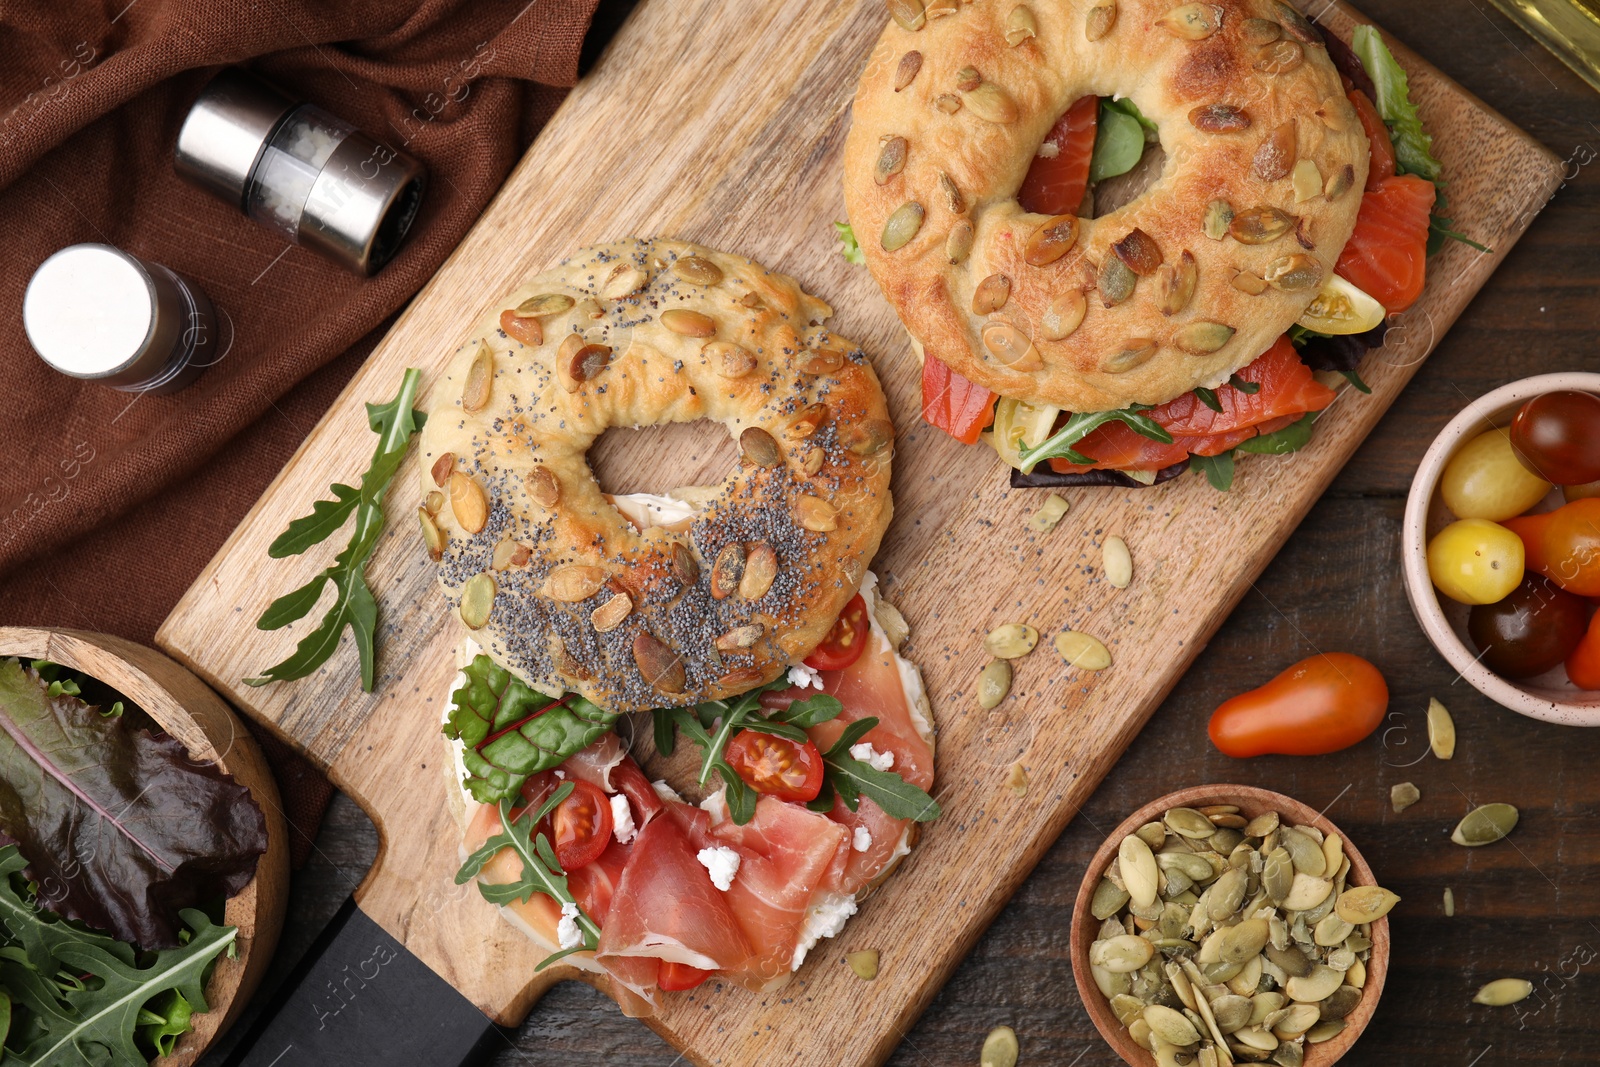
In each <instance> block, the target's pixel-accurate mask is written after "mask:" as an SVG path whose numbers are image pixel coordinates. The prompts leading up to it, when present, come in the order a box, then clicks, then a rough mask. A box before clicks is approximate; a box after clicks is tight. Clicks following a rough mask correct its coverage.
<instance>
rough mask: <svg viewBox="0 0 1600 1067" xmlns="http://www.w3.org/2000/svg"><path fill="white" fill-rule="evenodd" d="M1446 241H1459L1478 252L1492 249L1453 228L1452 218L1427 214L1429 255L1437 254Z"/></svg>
mask: <svg viewBox="0 0 1600 1067" xmlns="http://www.w3.org/2000/svg"><path fill="white" fill-rule="evenodd" d="M1447 241H1459V242H1460V243H1461V244H1464V245H1466V246H1467V247H1468V248H1476V249H1477V250H1478V251H1479V252H1492V251H1494V250H1493V249H1491V248H1489V247H1488V246H1486V245H1481V244H1479V243H1478V242H1477V241H1474V240H1473V239H1472V238H1470V237H1468V236H1467V235H1466V234H1464V233H1461V232H1460V231H1459V230H1457V229H1456V228H1455V222H1454V220H1451V219H1446V218H1441V217H1439V216H1438V215H1432V216H1429V218H1428V255H1430V256H1433V255H1438V254H1439V252H1440V251H1442V250H1443V249H1444V246H1445V243H1446V242H1447Z"/></svg>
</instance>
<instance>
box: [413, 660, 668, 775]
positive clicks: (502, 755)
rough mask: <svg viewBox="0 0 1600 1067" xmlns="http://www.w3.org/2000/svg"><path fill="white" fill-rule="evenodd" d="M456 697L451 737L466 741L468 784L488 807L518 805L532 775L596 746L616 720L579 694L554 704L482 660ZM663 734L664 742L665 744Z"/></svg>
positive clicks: (447, 724)
mask: <svg viewBox="0 0 1600 1067" xmlns="http://www.w3.org/2000/svg"><path fill="white" fill-rule="evenodd" d="M462 673H463V674H465V675H466V678H467V680H466V683H465V684H464V685H462V686H461V687H460V688H458V689H457V690H456V691H455V692H453V693H451V694H450V699H451V702H452V707H451V709H450V714H449V716H448V718H447V719H446V721H445V724H444V733H445V736H446V737H450V738H453V739H455V740H458V741H460V742H461V746H462V761H463V762H464V763H465V764H466V768H467V778H466V781H465V783H464V784H465V785H466V788H467V791H468V792H469V793H471V794H472V796H473V799H475V800H477V801H478V802H479V803H482V804H493V803H496V802H497V801H501V800H512V799H515V798H516V796H517V794H518V792H519V791H520V790H521V789H522V784H523V783H524V782H526V781H527V780H528V776H529V775H532V774H537V773H538V772H540V771H547V770H550V769H551V768H552V767H555V766H558V765H559V764H560V763H561V762H562V761H563V760H565V759H566V758H567V757H568V756H571V755H574V754H575V753H577V752H581V751H582V750H583V749H585V748H588V747H589V746H590V745H592V744H594V743H595V742H596V741H598V740H599V739H600V738H601V737H603V736H604V735H605V734H606V733H607V732H608V731H610V729H611V727H612V725H613V724H614V723H615V722H616V721H617V717H616V716H615V715H613V714H611V713H610V712H608V711H606V710H605V709H603V708H601V707H600V706H599V705H598V704H594V703H591V702H590V701H588V700H585V699H584V698H583V697H581V696H578V695H577V694H575V693H569V694H567V695H566V696H564V697H562V698H560V699H555V698H552V697H550V696H547V695H546V694H544V693H541V692H539V691H538V690H537V689H534V688H533V687H532V686H530V685H528V684H527V683H526V682H524V681H523V680H522V679H520V678H518V677H517V676H516V675H514V674H512V673H511V672H510V671H508V670H506V669H505V668H504V667H501V666H500V665H499V664H497V663H495V662H494V660H492V659H490V658H489V657H488V656H487V655H479V656H477V657H476V658H474V659H473V661H472V662H471V663H469V664H468V665H467V666H466V669H465V670H464V671H463V672H462ZM660 736H661V735H660V732H659V730H658V731H657V739H658V740H659V739H660Z"/></svg>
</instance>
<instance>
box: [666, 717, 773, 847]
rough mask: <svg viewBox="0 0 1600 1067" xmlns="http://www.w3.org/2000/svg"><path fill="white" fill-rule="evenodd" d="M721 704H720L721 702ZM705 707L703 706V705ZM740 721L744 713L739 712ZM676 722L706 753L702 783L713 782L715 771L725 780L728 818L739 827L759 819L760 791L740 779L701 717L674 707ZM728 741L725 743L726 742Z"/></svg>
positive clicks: (702, 760) (702, 768) (701, 769)
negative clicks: (713, 772)
mask: <svg viewBox="0 0 1600 1067" xmlns="http://www.w3.org/2000/svg"><path fill="white" fill-rule="evenodd" d="M717 703H720V701H718V702H717ZM702 706H703V705H702ZM737 714H738V716H739V717H740V718H742V717H743V714H744V713H743V712H742V711H741V712H738V713H737ZM672 717H673V720H674V721H675V722H676V723H677V724H678V729H680V730H682V731H683V733H684V735H685V736H686V737H688V738H689V740H690V741H693V742H694V743H695V744H697V745H699V746H700V748H701V749H702V750H703V755H702V757H701V764H700V784H701V785H705V784H707V783H709V782H710V780H711V772H712V771H715V772H716V773H717V777H719V778H721V779H722V785H723V799H724V800H726V801H727V803H728V817H729V818H730V819H732V820H733V821H734V824H735V825H737V826H743V825H745V824H746V823H748V822H749V821H750V820H751V819H753V818H755V817H756V802H757V800H759V799H760V798H759V797H757V796H756V791H755V790H754V789H751V788H750V787H749V785H747V784H746V783H745V780H744V779H743V778H740V777H739V772H738V771H736V770H734V769H733V766H732V764H730V763H729V762H728V761H727V760H726V759H724V758H723V755H722V747H721V746H720V745H719V744H718V743H717V742H716V740H715V739H714V738H713V737H712V736H711V734H709V733H707V732H706V731H707V727H706V726H704V725H703V724H702V723H701V722H700V718H699V716H698V715H696V714H695V713H694V712H692V711H690V710H689V709H687V708H674V709H673V710H672ZM726 740H727V739H726V738H724V739H723V743H724V744H725V743H726Z"/></svg>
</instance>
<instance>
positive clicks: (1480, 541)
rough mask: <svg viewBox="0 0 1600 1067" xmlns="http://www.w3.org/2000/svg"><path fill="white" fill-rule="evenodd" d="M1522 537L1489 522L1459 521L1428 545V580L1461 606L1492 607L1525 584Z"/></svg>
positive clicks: (1524, 559)
mask: <svg viewBox="0 0 1600 1067" xmlns="http://www.w3.org/2000/svg"><path fill="white" fill-rule="evenodd" d="M1525 566H1526V557H1525V556H1524V554H1523V547H1522V538H1520V537H1518V536H1517V535H1516V534H1514V533H1512V532H1511V531H1510V530H1508V529H1506V528H1505V527H1504V526H1501V525H1499V524H1497V523H1493V522H1490V521H1488V520H1487V519H1460V520H1457V521H1456V522H1452V523H1451V524H1450V525H1449V526H1446V527H1445V528H1444V529H1442V530H1440V531H1439V532H1438V533H1437V534H1435V535H1434V538H1433V540H1432V541H1429V542H1428V577H1430V578H1432V579H1433V584H1434V585H1435V586H1437V587H1438V589H1439V592H1441V593H1443V594H1444V595H1445V596H1447V597H1449V598H1450V599H1451V600H1455V601H1459V602H1460V603H1462V604H1493V603H1496V602H1497V601H1501V600H1504V599H1505V598H1506V596H1507V595H1508V594H1509V593H1510V592H1511V591H1512V590H1513V589H1515V588H1516V587H1517V586H1518V585H1519V584H1520V583H1521V582H1522V572H1523V569H1524V568H1525Z"/></svg>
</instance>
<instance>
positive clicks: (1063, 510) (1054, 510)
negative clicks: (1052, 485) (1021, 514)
mask: <svg viewBox="0 0 1600 1067" xmlns="http://www.w3.org/2000/svg"><path fill="white" fill-rule="evenodd" d="M1070 507H1071V505H1070V504H1068V503H1067V499H1066V497H1063V496H1061V495H1060V494H1059V493H1051V494H1050V495H1049V496H1047V497H1045V500H1044V503H1043V504H1042V505H1041V506H1040V508H1039V510H1038V511H1036V512H1034V513H1033V516H1032V517H1031V518H1029V519H1028V529H1030V530H1032V531H1033V532H1034V533H1049V532H1050V531H1051V530H1054V529H1055V528H1056V524H1057V523H1059V522H1060V521H1061V520H1062V519H1063V518H1065V517H1066V514H1067V510H1068V509H1069V508H1070Z"/></svg>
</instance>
